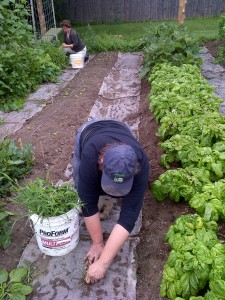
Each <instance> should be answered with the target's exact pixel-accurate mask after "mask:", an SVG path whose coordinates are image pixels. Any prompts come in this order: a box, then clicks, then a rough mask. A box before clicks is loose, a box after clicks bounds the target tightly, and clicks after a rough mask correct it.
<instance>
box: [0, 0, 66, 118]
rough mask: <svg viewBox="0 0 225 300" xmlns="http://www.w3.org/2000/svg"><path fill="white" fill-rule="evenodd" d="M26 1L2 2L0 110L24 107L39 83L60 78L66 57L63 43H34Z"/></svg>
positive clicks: (0, 4)
mask: <svg viewBox="0 0 225 300" xmlns="http://www.w3.org/2000/svg"><path fill="white" fill-rule="evenodd" d="M25 4H26V1H19V0H10V1H6V0H5V1H2V2H1V3H0V11H1V26H0V45H1V46H0V57H1V60H0V110H3V111H5V112H9V111H12V110H18V109H21V108H22V107H23V105H24V99H25V97H26V96H27V95H28V94H29V93H30V92H31V91H34V90H35V89H37V87H38V86H39V84H41V83H42V82H48V81H53V82H56V81H57V76H58V75H59V74H60V72H61V68H62V67H64V66H65V65H66V58H65V55H64V52H63V50H62V49H60V48H59V45H58V44H57V43H56V44H52V45H45V44H44V43H40V44H37V45H35V44H33V43H32V35H31V33H32V32H31V26H30V25H28V22H27V17H28V12H27V8H26V5H25Z"/></svg>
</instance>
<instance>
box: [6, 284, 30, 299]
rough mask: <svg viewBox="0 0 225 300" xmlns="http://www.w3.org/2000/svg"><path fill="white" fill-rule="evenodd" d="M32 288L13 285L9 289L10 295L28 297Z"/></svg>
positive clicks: (23, 285)
mask: <svg viewBox="0 0 225 300" xmlns="http://www.w3.org/2000/svg"><path fill="white" fill-rule="evenodd" d="M32 290H33V289H32V287H31V286H29V285H25V284H22V283H14V284H12V286H11V288H10V293H11V294H21V295H23V296H26V295H29V294H30V293H31V292H32Z"/></svg>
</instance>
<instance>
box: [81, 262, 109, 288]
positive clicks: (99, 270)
mask: <svg viewBox="0 0 225 300" xmlns="http://www.w3.org/2000/svg"><path fill="white" fill-rule="evenodd" d="M105 272H106V268H105V267H103V265H102V264H101V263H100V262H99V261H98V260H97V261H96V262H94V263H93V264H92V265H90V266H89V268H88V270H87V273H86V277H85V281H86V283H87V284H90V283H95V282H97V281H99V280H101V279H103V278H104V276H105Z"/></svg>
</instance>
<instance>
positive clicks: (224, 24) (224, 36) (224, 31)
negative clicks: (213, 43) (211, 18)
mask: <svg viewBox="0 0 225 300" xmlns="http://www.w3.org/2000/svg"><path fill="white" fill-rule="evenodd" d="M218 35H219V38H220V39H221V40H224V41H225V14H221V15H220V18H219V21H218Z"/></svg>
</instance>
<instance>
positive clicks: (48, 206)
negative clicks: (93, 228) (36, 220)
mask: <svg viewBox="0 0 225 300" xmlns="http://www.w3.org/2000/svg"><path fill="white" fill-rule="evenodd" d="M14 191H15V194H16V198H15V199H12V201H13V202H16V203H20V204H23V205H25V206H26V207H27V208H28V210H29V213H30V214H37V215H39V216H40V218H48V217H54V216H59V215H62V214H64V213H66V212H68V211H69V210H71V209H73V208H77V209H78V208H79V207H80V200H79V197H78V193H77V192H76V191H75V189H74V188H73V187H72V186H71V185H69V184H63V185H61V186H55V185H53V184H51V183H50V182H49V181H48V180H43V179H41V178H36V179H35V180H34V181H30V182H28V183H27V184H26V185H24V186H14Z"/></svg>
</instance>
